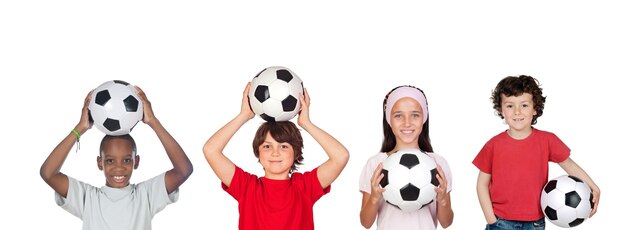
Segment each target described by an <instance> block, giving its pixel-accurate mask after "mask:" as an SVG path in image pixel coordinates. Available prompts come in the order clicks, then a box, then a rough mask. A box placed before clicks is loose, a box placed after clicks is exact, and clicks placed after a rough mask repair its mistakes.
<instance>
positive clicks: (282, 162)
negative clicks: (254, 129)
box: [259, 132, 294, 180]
mask: <svg viewBox="0 0 626 230" xmlns="http://www.w3.org/2000/svg"><path fill="white" fill-rule="evenodd" d="M259 162H260V163H261V165H262V166H263V170H264V171H265V177H266V178H268V179H274V180H285V179H288V178H289V171H290V170H291V166H292V165H293V164H294V149H293V147H292V146H291V144H289V143H287V142H278V141H276V140H274V138H273V137H272V135H271V134H270V133H269V132H268V133H267V135H266V136H265V141H263V143H261V145H259Z"/></svg>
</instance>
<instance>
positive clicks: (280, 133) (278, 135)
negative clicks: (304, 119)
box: [252, 121, 304, 174]
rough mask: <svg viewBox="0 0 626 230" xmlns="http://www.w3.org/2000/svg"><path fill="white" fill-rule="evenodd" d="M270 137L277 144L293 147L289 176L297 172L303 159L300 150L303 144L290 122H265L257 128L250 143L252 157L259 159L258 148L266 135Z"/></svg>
mask: <svg viewBox="0 0 626 230" xmlns="http://www.w3.org/2000/svg"><path fill="white" fill-rule="evenodd" d="M268 133H269V134H270V135H272V137H273V138H274V140H276V141H277V142H279V143H284V142H287V143H289V144H290V145H291V147H293V164H292V165H291V169H290V170H289V174H291V173H293V172H294V171H296V170H298V165H301V164H302V161H303V160H304V157H303V156H302V148H303V147H304V143H303V141H302V134H300V130H299V129H298V127H296V125H295V124H294V123H292V122H291V121H280V122H265V123H263V124H261V126H259V129H257V131H256V134H255V135H254V140H253V141H252V149H253V150H254V156H255V157H256V158H257V159H258V158H259V146H261V144H263V142H264V141H265V137H266V136H267V134H268Z"/></svg>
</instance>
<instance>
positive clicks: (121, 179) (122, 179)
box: [113, 176, 126, 183]
mask: <svg viewBox="0 0 626 230" xmlns="http://www.w3.org/2000/svg"><path fill="white" fill-rule="evenodd" d="M125 181H126V176H113V182H115V183H123V182H125Z"/></svg>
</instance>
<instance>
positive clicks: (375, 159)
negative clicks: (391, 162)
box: [367, 152, 387, 165]
mask: <svg viewBox="0 0 626 230" xmlns="http://www.w3.org/2000/svg"><path fill="white" fill-rule="evenodd" d="M385 159H387V153H383V152H379V153H376V154H374V155H373V156H371V157H370V158H368V159H367V165H370V164H374V165H377V164H378V163H380V162H383V161H384V160H385Z"/></svg>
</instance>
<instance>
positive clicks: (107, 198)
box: [55, 173, 178, 230]
mask: <svg viewBox="0 0 626 230" xmlns="http://www.w3.org/2000/svg"><path fill="white" fill-rule="evenodd" d="M68 179H69V188H68V191H67V198H63V197H62V196H61V195H60V194H58V193H55V199H56V203H57V205H59V206H61V207H62V208H63V209H65V210H66V211H68V212H69V213H72V214H73V215H74V216H76V217H78V218H80V219H82V220H83V229H114V230H124V229H151V228H152V224H151V222H152V217H154V215H155V214H157V213H158V212H159V211H161V210H163V208H165V206H167V205H168V204H171V203H174V202H176V201H177V200H178V189H177V190H175V191H173V192H172V193H171V194H169V195H168V194H167V189H166V188H165V173H162V174H160V175H158V176H155V177H153V178H152V179H150V180H147V181H144V182H141V183H139V184H136V185H135V184H130V185H128V186H126V187H124V188H111V187H107V186H103V187H101V188H96V187H94V186H92V185H89V184H86V183H83V182H81V181H78V180H76V179H74V178H71V177H68Z"/></svg>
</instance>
